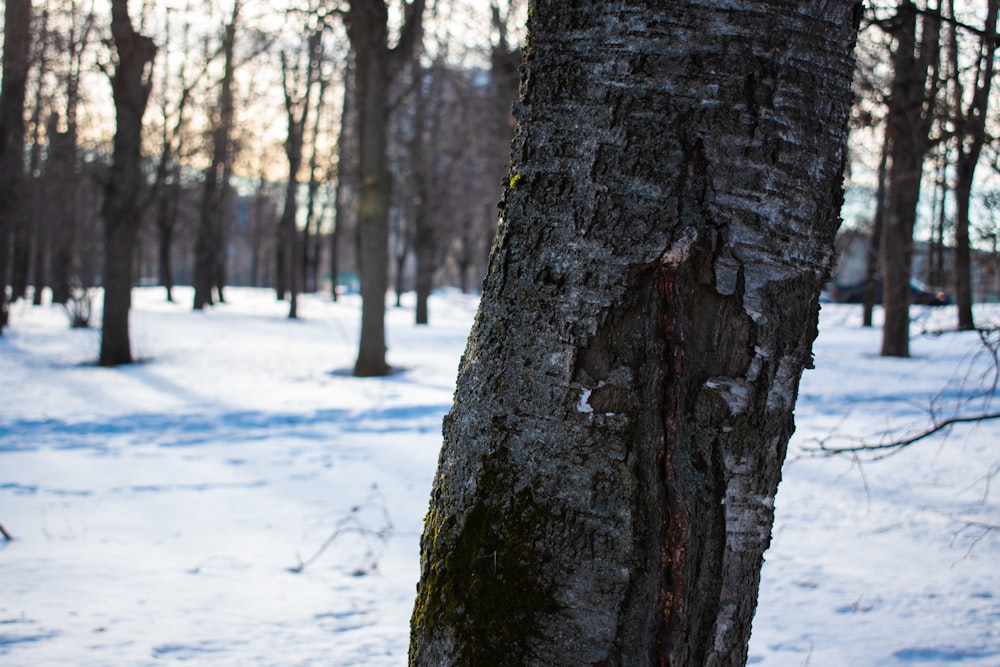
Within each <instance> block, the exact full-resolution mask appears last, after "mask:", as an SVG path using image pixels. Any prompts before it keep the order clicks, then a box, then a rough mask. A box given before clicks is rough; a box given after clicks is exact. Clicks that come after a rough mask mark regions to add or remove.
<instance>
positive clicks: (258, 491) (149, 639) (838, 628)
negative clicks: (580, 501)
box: [0, 288, 1000, 667]
mask: <svg viewBox="0 0 1000 667" xmlns="http://www.w3.org/2000/svg"><path fill="white" fill-rule="evenodd" d="M177 294H178V298H179V302H178V303H177V304H169V303H166V302H165V301H164V299H163V292H162V291H161V290H158V289H155V288H142V289H137V290H136V292H135V299H134V302H135V303H134V312H133V317H132V327H133V345H134V352H135V353H136V354H137V356H139V357H140V358H141V359H142V360H143V361H142V363H139V364H135V365H132V366H129V367H125V368H117V369H105V368H97V367H95V366H94V365H93V364H92V362H93V360H94V359H96V357H97V348H98V342H99V339H98V333H97V332H96V331H93V330H71V329H69V328H68V327H67V325H66V318H65V315H64V313H63V312H62V311H61V310H60V309H58V308H56V307H51V306H42V307H34V308H33V307H29V306H26V305H24V304H23V303H18V304H15V306H14V309H13V312H12V314H11V315H12V326H11V328H9V329H8V330H7V331H6V332H5V335H4V336H3V337H2V338H0V395H2V397H3V400H2V401H0V524H2V525H3V526H4V527H5V528H7V530H8V531H9V532H11V533H12V534H13V535H14V536H15V538H16V539H15V540H14V541H12V542H7V543H2V542H0V664H2V665H12V666H25V667H28V666H32V667H34V666H39V665H42V666H45V665H69V664H72V665H102V666H103V665H171V664H179V663H186V664H195V665H202V664H204V665H404V664H406V649H407V642H408V621H409V614H410V610H411V605H412V603H413V595H414V585H415V583H416V580H417V578H418V575H419V562H418V553H419V546H418V542H419V535H420V529H421V522H422V519H423V515H424V513H425V512H426V509H427V499H428V494H429V492H430V484H431V478H432V475H433V473H434V467H435V465H436V461H437V455H438V449H439V447H440V425H441V418H442V417H443V415H444V413H445V412H446V411H447V410H448V408H449V407H450V402H451V394H452V390H453V387H454V381H455V374H456V370H457V365H458V360H459V357H460V355H461V353H462V351H463V348H464V342H465V337H466V334H467V332H468V329H469V326H470V324H471V321H472V316H473V314H474V310H475V307H476V302H475V300H474V299H472V298H469V297H463V296H461V295H457V294H453V293H451V294H442V295H438V296H435V297H432V302H431V321H432V325H431V326H430V327H417V326H415V325H413V324H412V321H413V311H412V302H411V301H405V300H404V306H405V307H404V308H402V309H394V308H390V309H389V311H388V318H387V326H388V337H389V361H390V363H393V364H395V365H397V366H398V367H399V368H400V371H399V372H398V373H396V374H395V375H392V376H390V377H387V378H379V379H374V378H371V379H354V378H352V377H350V375H349V369H350V367H351V365H352V363H353V361H354V354H355V351H356V347H355V346H356V339H357V329H358V318H359V310H358V306H359V304H358V302H357V300H356V297H350V296H349V297H347V298H346V299H344V300H342V301H341V302H339V303H332V302H330V301H329V299H325V298H323V297H321V296H312V295H305V296H303V297H302V298H301V301H300V304H299V307H300V313H301V315H302V319H301V320H299V321H289V320H287V319H286V317H285V315H286V313H287V304H284V303H281V302H277V301H275V299H274V296H273V293H272V292H270V291H264V290H252V289H236V288H233V289H230V290H229V291H228V293H227V297H228V301H227V303H225V304H222V305H219V306H216V307H214V308H212V309H210V310H209V311H207V312H204V313H194V312H192V311H191V310H190V301H191V300H190V296H191V295H190V292H189V291H188V290H185V289H178V290H177ZM856 309H857V307H844V306H825V307H824V311H823V314H822V319H821V333H820V337H819V339H818V341H817V343H816V369H815V370H812V371H808V372H807V373H806V375H805V376H804V379H803V383H802V387H801V391H800V396H799V402H798V406H797V408H796V412H797V426H798V431H797V433H796V436H795V438H794V440H793V442H792V444H791V447H790V453H789V460H788V463H787V464H786V467H785V473H784V481H783V482H782V486H781V488H780V489H779V492H778V495H777V497H776V498H775V499H774V506H775V508H776V510H775V511H776V520H775V529H774V538H773V542H772V546H771V549H770V550H769V551H768V552H767V554H766V563H765V565H764V570H763V581H762V584H761V598H760V605H759V608H758V614H757V618H756V620H755V624H754V632H753V637H752V639H751V646H750V660H749V663H750V664H752V665H765V666H768V667H771V666H774V667H784V666H789V667H800V666H802V665H813V666H820V667H827V666H829V667H838V666H840V665H843V666H850V667H865V666H872V667H874V666H876V665H877V666H882V665H934V664H938V665H941V664H948V665H953V664H958V665H963V666H976V667H980V666H982V667H986V666H991V667H996V666H997V665H1000V568H998V567H997V563H998V562H1000V558H998V557H1000V539H998V537H1000V535H998V533H1000V531H991V530H989V529H988V527H987V526H989V525H996V524H997V523H1000V516H998V511H997V502H996V492H995V490H994V489H993V488H991V485H990V476H989V473H990V472H991V471H992V472H996V471H997V469H998V465H1000V449H998V447H997V442H998V441H1000V423H997V422H983V423H980V424H974V425H964V426H959V427H955V428H954V429H952V430H951V431H950V432H946V433H943V434H940V435H939V436H936V437H935V438H933V439H929V440H927V441H924V442H921V443H919V444H917V445H914V446H913V447H910V448H909V449H907V450H906V451H903V452H900V453H897V454H895V455H893V456H890V457H888V458H885V459H883V460H880V461H870V460H868V459H869V458H871V457H865V458H864V460H857V461H855V460H852V459H849V458H843V457H841V458H816V457H812V456H809V455H808V451H807V450H808V449H809V448H810V447H815V444H816V439H822V438H826V439H827V442H828V443H829V444H844V441H842V440H838V439H837V437H838V436H841V435H873V434H875V435H876V437H878V435H877V434H879V433H882V432H884V431H886V430H887V429H897V428H898V429H907V428H910V429H917V428H920V427H921V426H922V425H923V424H924V423H925V422H926V419H927V414H926V413H927V410H928V408H929V406H931V405H933V406H934V409H935V410H937V411H938V414H940V415H942V416H948V415H950V414H951V412H950V410H951V409H952V408H951V406H952V405H953V404H954V403H955V402H956V401H959V402H960V403H961V404H962V405H964V406H965V407H964V408H963V409H966V410H970V411H976V410H979V409H981V408H982V407H983V405H984V404H985V402H986V401H987V399H988V397H986V396H983V395H981V394H976V393H975V388H976V385H977V382H978V381H977V382H973V381H972V380H966V379H965V378H967V377H972V376H973V375H974V374H975V372H978V371H970V370H969V368H970V364H972V366H973V367H974V368H975V369H978V370H980V371H981V370H983V369H985V368H988V366H983V364H985V363H987V362H990V360H989V359H984V358H983V356H982V355H979V356H976V355H975V351H976V350H978V349H980V347H981V346H980V342H979V338H978V337H977V336H976V335H975V334H945V335H942V336H923V335H915V336H914V339H913V343H912V350H913V358H911V359H882V358H880V357H878V356H876V352H877V350H878V345H879V335H880V332H879V331H878V330H877V329H875V330H865V329H863V328H861V327H860V326H859V322H858V317H857V316H858V313H856ZM914 316H915V332H916V331H917V329H919V328H920V327H927V328H934V327H938V326H948V325H950V324H951V323H952V322H953V321H954V310H952V309H950V308H941V309H935V310H930V309H926V310H924V309H914ZM979 316H980V318H981V319H983V320H984V322H985V321H986V320H988V319H989V318H990V317H991V316H996V319H997V321H1000V311H997V310H993V311H990V310H983V311H980V313H979ZM990 363H991V362H990ZM987 377H988V375H987ZM770 500H771V499H767V501H768V502H770ZM328 540H329V543H328V544H326V548H325V550H322V551H321V549H322V548H323V547H324V544H325V543H327V542H328ZM317 553H318V555H317ZM314 556H315V558H314V559H313V557H314ZM303 562H305V567H304V568H301V571H298V572H296V570H297V569H299V568H300V567H301V566H302V564H303Z"/></svg>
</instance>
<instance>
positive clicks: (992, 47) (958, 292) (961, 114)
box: [948, 0, 1000, 330]
mask: <svg viewBox="0 0 1000 667" xmlns="http://www.w3.org/2000/svg"><path fill="white" fill-rule="evenodd" d="M948 5H949V8H950V13H951V19H952V21H950V22H949V24H948V25H949V33H950V40H949V46H950V49H949V56H950V59H951V73H952V78H951V84H952V86H953V87H954V89H955V93H954V100H955V104H954V107H953V117H952V124H953V125H954V134H955V142H954V145H955V153H956V156H955V188H954V194H955V301H956V304H957V306H958V328H959V329H960V330H971V329H974V328H975V323H974V322H973V318H972V260H971V249H970V245H969V207H970V204H971V202H972V184H973V180H974V179H975V174H976V166H977V165H978V164H979V156H980V155H981V154H982V151H983V145H984V144H985V143H986V139H987V134H986V120H987V110H988V107H989V100H990V90H991V89H992V86H993V74H994V63H995V60H996V51H997V47H998V46H1000V44H998V43H997V13H998V8H1000V0H986V20H985V24H984V26H983V28H982V31H981V32H980V33H979V40H978V45H977V46H978V48H977V49H976V54H975V58H974V64H973V68H972V80H971V84H972V86H971V88H972V94H971V96H970V99H969V100H968V106H964V104H965V103H964V101H963V90H962V80H961V74H960V71H961V70H960V69H959V55H958V50H959V49H958V27H957V25H958V22H957V21H956V20H955V18H956V17H955V1H954V0H949V3H948Z"/></svg>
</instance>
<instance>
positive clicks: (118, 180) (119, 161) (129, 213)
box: [98, 0, 156, 366]
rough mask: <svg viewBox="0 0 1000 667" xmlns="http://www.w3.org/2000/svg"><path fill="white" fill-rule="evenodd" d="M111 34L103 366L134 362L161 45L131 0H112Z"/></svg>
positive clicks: (103, 208) (103, 216)
mask: <svg viewBox="0 0 1000 667" xmlns="http://www.w3.org/2000/svg"><path fill="white" fill-rule="evenodd" d="M111 35H112V37H113V38H114V44H115V52H116V53H117V54H118V62H117V63H116V66H115V71H114V74H113V75H112V77H111V89H112V92H113V93H114V100H115V119H116V128H115V139H114V151H113V155H112V163H111V173H110V174H109V176H108V180H107V183H106V184H105V186H104V203H103V204H102V206H101V219H102V220H103V222H104V314H103V326H102V330H101V352H100V357H99V358H98V363H99V364H100V365H101V366H117V365H119V364H128V363H131V362H132V348H131V344H130V342H129V326H128V318H129V310H130V308H131V306H132V262H133V260H132V257H133V254H134V250H135V239H136V233H137V232H138V230H139V224H140V222H141V218H142V216H141V213H142V211H141V202H140V199H141V195H142V193H143V190H144V188H145V186H146V182H145V176H144V174H143V171H142V116H143V114H144V113H145V111H146V102H147V101H148V100H149V91H150V88H151V86H152V76H153V72H152V69H153V59H154V58H155V57H156V45H155V44H153V40H152V39H150V38H149V37H146V36H145V35H140V34H139V33H137V32H136V31H135V30H134V29H133V28H132V21H131V19H129V15H128V1H127V0H112V3H111Z"/></svg>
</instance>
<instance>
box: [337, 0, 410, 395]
mask: <svg viewBox="0 0 1000 667" xmlns="http://www.w3.org/2000/svg"><path fill="white" fill-rule="evenodd" d="M406 11H407V15H406V20H405V23H404V24H403V26H402V28H401V33H400V37H399V39H398V43H397V45H396V46H395V47H393V48H391V49H390V48H389V43H388V37H389V35H388V18H389V17H388V11H387V7H386V4H385V2H384V0H351V2H350V9H349V11H348V12H347V16H346V21H347V32H348V36H349V37H350V40H351V46H352V48H353V49H354V52H355V60H354V66H355V76H354V82H355V88H354V89H355V99H356V100H357V102H358V107H357V117H358V143H359V151H358V153H359V155H358V249H359V252H358V264H359V267H360V275H361V300H362V307H361V336H360V344H359V345H358V358H357V361H356V362H355V364H354V375H356V376H359V377H366V376H377V375H386V374H387V373H389V371H390V368H389V365H388V364H387V363H386V360H385V353H386V347H385V294H386V290H387V289H388V270H387V265H388V261H389V258H388V253H389V202H390V199H391V191H390V188H391V179H390V176H389V169H388V157H387V155H386V148H387V144H388V123H389V109H388V90H389V87H390V85H391V83H392V81H393V79H394V77H395V74H396V73H397V72H399V71H400V69H401V68H402V65H403V64H404V63H405V62H407V61H409V60H410V59H411V57H412V55H413V53H414V50H415V45H416V43H417V42H418V41H419V37H420V34H421V32H420V31H421V25H422V17H423V11H424V0H413V2H411V3H409V4H408V5H407V6H406Z"/></svg>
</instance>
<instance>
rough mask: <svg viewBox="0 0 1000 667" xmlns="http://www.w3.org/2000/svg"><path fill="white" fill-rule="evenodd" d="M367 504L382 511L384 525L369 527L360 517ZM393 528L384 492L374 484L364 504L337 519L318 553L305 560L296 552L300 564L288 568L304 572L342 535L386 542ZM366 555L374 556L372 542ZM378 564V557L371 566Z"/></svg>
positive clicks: (358, 569) (293, 571) (292, 570)
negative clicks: (352, 535)
mask: <svg viewBox="0 0 1000 667" xmlns="http://www.w3.org/2000/svg"><path fill="white" fill-rule="evenodd" d="M366 506H368V507H371V506H374V507H376V508H377V509H379V510H380V511H381V513H382V517H383V525H382V527H380V528H377V529H376V528H369V527H368V526H366V525H364V524H363V523H362V522H361V521H360V520H359V519H358V515H359V514H360V512H361V510H362V509H364V507H366ZM392 530H393V527H392V521H391V520H390V518H389V510H388V509H386V506H385V502H384V501H382V494H381V493H380V492H379V491H378V487H377V486H373V487H372V495H371V496H369V498H368V502H367V503H365V504H364V505H355V506H354V507H352V508H351V512H350V514H347V515H346V516H343V517H341V518H340V519H339V520H338V521H337V524H336V526H335V527H334V530H333V532H332V533H330V536H329V537H327V538H326V541H324V542H323V544H321V545H320V547H319V549H317V550H316V553H314V554H313V555H312V556H310V557H309V558H306V559H305V560H302V557H301V556H299V555H298V554H296V558H298V560H299V564H298V565H294V566H292V567H290V568H288V571H289V572H292V573H294V574H298V573H299V572H302V571H303V570H304V569H306V567H307V566H308V565H311V564H312V563H314V562H315V561H316V560H317V559H319V557H320V556H322V555H323V553H324V552H325V551H326V550H327V549H328V548H329V547H330V545H332V544H333V543H334V542H336V541H337V538H339V537H340V536H341V535H347V534H355V535H361V536H363V537H365V538H368V537H374V538H376V539H377V540H379V541H380V542H385V541H386V540H388V539H389V537H390V536H391V535H392ZM366 556H373V549H372V548H371V545H370V544H369V549H368V553H367V554H366ZM377 565H378V563H377V559H376V562H374V563H373V564H372V565H371V568H375V567H377ZM355 574H356V575H359V576H360V575H363V574H366V570H365V569H364V568H363V567H359V568H357V569H356V570H355Z"/></svg>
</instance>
